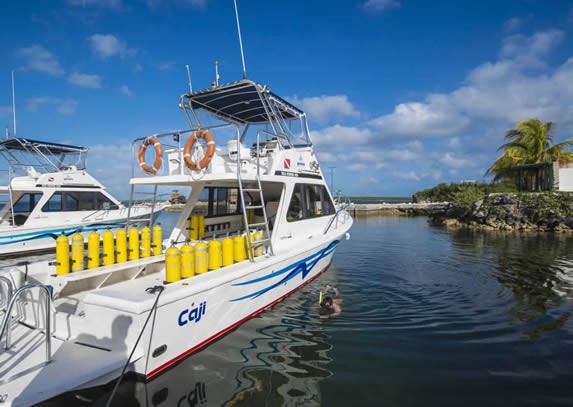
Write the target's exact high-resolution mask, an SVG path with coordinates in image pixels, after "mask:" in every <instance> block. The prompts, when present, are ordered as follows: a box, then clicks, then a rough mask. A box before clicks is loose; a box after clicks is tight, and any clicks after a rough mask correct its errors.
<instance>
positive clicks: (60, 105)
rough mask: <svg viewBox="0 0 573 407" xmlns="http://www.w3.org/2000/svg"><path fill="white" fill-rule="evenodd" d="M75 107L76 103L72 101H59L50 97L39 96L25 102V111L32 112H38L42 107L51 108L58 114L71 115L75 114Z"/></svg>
mask: <svg viewBox="0 0 573 407" xmlns="http://www.w3.org/2000/svg"><path fill="white" fill-rule="evenodd" d="M77 105H78V102H77V101H75V100H73V99H61V98H54V97H51V96H39V97H35V98H31V99H28V100H27V101H26V107H27V109H28V110H30V111H32V112H36V111H38V110H39V109H40V108H42V107H43V106H52V107H54V108H55V109H56V111H58V112H59V113H62V114H71V113H74V112H75V110H76V107H77Z"/></svg>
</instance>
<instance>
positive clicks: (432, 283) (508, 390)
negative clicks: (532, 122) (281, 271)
mask: <svg viewBox="0 0 573 407" xmlns="http://www.w3.org/2000/svg"><path fill="white" fill-rule="evenodd" d="M351 235H352V238H351V240H350V241H347V242H343V244H341V245H340V246H339V248H338V251H337V253H336V256H335V260H334V264H333V266H332V267H331V269H330V270H329V271H328V272H327V273H325V274H323V275H322V276H321V277H319V278H318V279H316V280H314V281H313V282H312V283H311V284H309V285H307V286H305V287H304V288H302V289H301V290H299V291H298V292H297V293H295V294H294V295H293V296H291V297H289V298H287V299H286V300H285V301H283V302H282V303H280V304H278V305H276V306H275V307H273V308H272V309H271V310H269V311H266V312H264V313H263V314H261V315H260V316H259V317H256V318H254V319H252V320H250V321H248V322H246V323H245V324H243V325H242V326H241V327H239V328H238V329H237V330H235V331H233V332H232V333H230V334H229V335H227V336H225V337H224V338H223V339H221V340H219V341H218V342H216V343H214V344H212V345H210V346H209V347H207V348H206V349H205V350H203V351H202V352H200V353H198V354H196V355H193V356H191V357H189V358H188V359H186V360H185V361H183V362H182V363H180V364H179V365H177V366H176V367H175V368H174V369H171V370H170V371H168V372H167V373H166V374H164V375H162V376H160V377H159V378H158V379H156V380H154V381H152V382H151V383H148V384H147V385H142V384H137V385H136V384H133V383H126V384H125V385H124V386H122V388H121V394H119V395H118V396H117V397H116V403H114V405H122V406H124V407H125V406H128V405H150V406H171V405H173V406H175V405H179V406H195V405H222V404H225V405H236V406H263V405H268V406H275V405H293V406H314V405H324V406H348V405H352V406H365V405H372V406H379V405H388V406H411V405H412V406H418V405H424V406H428V405H429V406H444V405H480V406H481V405H494V406H495V405H503V406H508V405H510V406H511V405H516V406H522V405H539V406H550V405H573V322H572V319H571V318H570V316H571V312H572V310H573V237H572V236H569V237H559V238H555V237H552V236H545V235H541V236H537V235H534V236H529V237H516V236H512V235H506V234H501V233H499V234H498V233H481V232H470V231H457V232H455V231H447V230H445V229H443V228H437V227H431V226H429V225H428V224H427V223H426V219H425V218H395V217H371V218H359V219H357V221H356V223H355V226H354V227H353V229H352V230H351ZM325 284H335V285H336V286H337V287H338V288H339V289H340V291H341V294H342V297H343V304H342V308H343V311H342V314H341V315H340V316H338V317H336V318H331V319H320V318H319V317H318V310H317V301H318V295H319V291H320V289H321V288H322V287H324V285H325ZM106 391H109V387H107V388H102V389H98V390H97V391H92V392H85V393H83V394H82V395H81V397H80V398H77V397H75V396H68V397H62V398H60V400H59V402H60V403H62V402H63V401H66V402H69V401H70V400H74V401H75V403H77V404H78V405H88V404H98V403H99V405H103V404H101V403H102V402H103V401H104V400H106V399H107V396H108V395H109V393H107V394H106Z"/></svg>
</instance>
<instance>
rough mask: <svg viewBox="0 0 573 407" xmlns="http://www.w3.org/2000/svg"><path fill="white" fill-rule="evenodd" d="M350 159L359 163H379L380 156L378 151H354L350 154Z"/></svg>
mask: <svg viewBox="0 0 573 407" xmlns="http://www.w3.org/2000/svg"><path fill="white" fill-rule="evenodd" d="M350 159H351V160H358V161H378V160H379V159H380V154H378V153H377V152H376V151H354V152H352V154H350Z"/></svg>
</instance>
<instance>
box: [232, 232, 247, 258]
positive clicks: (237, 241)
mask: <svg viewBox="0 0 573 407" xmlns="http://www.w3.org/2000/svg"><path fill="white" fill-rule="evenodd" d="M233 258H234V259H235V263H238V262H241V261H243V260H245V238H244V237H243V236H241V235H239V236H235V237H234V238H233Z"/></svg>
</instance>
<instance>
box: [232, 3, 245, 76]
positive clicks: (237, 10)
mask: <svg viewBox="0 0 573 407" xmlns="http://www.w3.org/2000/svg"><path fill="white" fill-rule="evenodd" d="M233 1H234V2H235V17H237V32H238V33H239V46H240V47H241V59H242V61H243V79H247V68H246V67H245V53H244V52H243V39H242V38H241V24H240V23H239V9H238V8H237V0H233Z"/></svg>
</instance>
